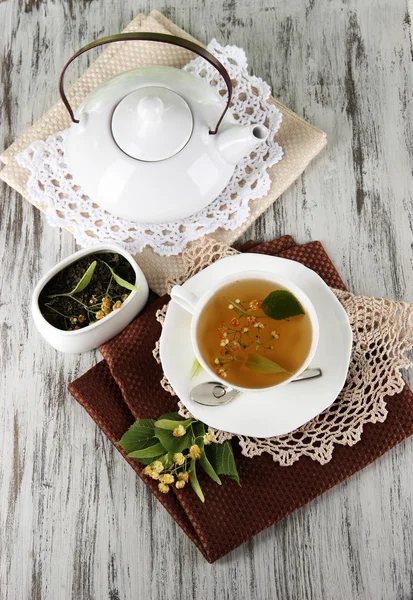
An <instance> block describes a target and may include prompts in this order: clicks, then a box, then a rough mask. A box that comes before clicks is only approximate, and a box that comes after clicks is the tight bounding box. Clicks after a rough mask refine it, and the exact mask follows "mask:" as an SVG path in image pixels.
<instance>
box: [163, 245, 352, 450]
mask: <svg viewBox="0 0 413 600" xmlns="http://www.w3.org/2000/svg"><path fill="white" fill-rule="evenodd" d="M248 270H250V271H251V270H253V271H257V270H258V271H260V270H261V271H267V272H272V273H273V274H274V275H275V276H280V277H285V278H287V279H288V280H290V281H291V282H293V283H295V284H296V285H297V286H299V288H300V289H301V290H302V291H303V292H304V293H305V294H306V295H307V297H308V298H309V300H310V301H311V303H312V305H313V306H314V309H315V311H316V313H317V316H318V321H319V339H318V344H317V349H316V352H315V355H314V357H313V360H312V361H311V363H310V365H309V366H310V367H318V368H320V369H321V370H322V372H323V376H322V377H319V378H317V379H310V380H307V381H302V382H300V383H297V384H291V385H284V386H279V387H277V388H275V389H273V390H267V391H249V392H242V393H241V394H239V396H237V398H236V400H234V401H233V402H229V403H228V404H226V405H224V406H219V407H216V406H201V405H200V404H197V403H195V402H193V401H192V400H191V399H190V391H191V389H192V388H193V387H194V386H195V385H197V384H198V383H202V382H203V381H209V380H210V378H211V377H210V374H209V373H208V372H206V371H203V372H201V373H200V374H199V375H198V376H197V377H195V378H194V379H192V380H191V377H190V373H191V367H192V364H193V361H194V357H195V354H194V350H193V346H192V340H191V318H192V317H191V315H190V314H189V313H188V312H187V311H186V310H184V309H183V308H182V307H180V306H179V305H178V304H177V303H176V302H175V301H173V300H172V301H171V302H170V304H169V307H168V311H167V314H166V319H165V323H164V327H163V330H162V336H161V344H160V356H161V361H162V367H163V370H164V373H165V375H166V377H167V378H168V381H169V382H170V384H171V385H172V387H173V389H174V390H175V392H176V394H177V396H178V397H179V398H180V400H181V401H182V402H183V404H184V405H185V406H186V408H187V409H188V410H189V411H190V412H191V413H192V414H193V415H194V417H196V418H197V419H200V420H201V421H203V422H204V423H206V424H207V425H210V426H212V427H216V428H217V429H221V430H223V431H230V432H233V433H239V434H243V435H248V436H252V437H263V438H265V437H272V436H276V435H282V434H285V433H288V432H290V431H293V430H294V429H297V428H298V427H300V426H301V425H303V424H304V423H306V422H307V421H310V420H311V419H313V418H314V417H315V416H316V415H318V414H319V413H320V412H322V411H323V410H325V409H326V408H327V407H328V406H329V405H330V404H331V403H332V402H334V400H335V399H336V398H337V396H338V394H339V392H340V390H341V389H342V387H343V385H344V383H345V380H346V376H347V371H348V366H349V361H350V354H351V347H352V332H351V327H350V324H349V320H348V317H347V314H346V312H345V310H344V308H343V307H342V305H341V304H340V302H339V301H338V300H337V298H336V296H335V295H334V294H333V292H332V291H331V290H330V288H329V287H328V286H327V285H326V284H325V282H324V281H323V280H322V279H321V278H320V277H319V276H318V275H317V274H316V273H315V272H314V271H312V270H310V269H308V268H306V267H304V266H303V265H301V264H300V263H297V262H295V261H291V260H287V259H283V258H278V257H273V256H266V255H262V254H240V255H236V256H230V257H227V258H224V259H222V260H220V261H217V262H216V263H214V264H213V265H211V266H209V267H208V268H206V269H204V270H203V271H201V272H200V273H198V274H196V275H195V276H194V277H191V279H189V280H188V281H187V282H186V283H184V284H183V287H184V288H185V289H186V290H188V292H191V293H193V294H195V295H197V296H198V297H201V296H202V294H204V293H205V292H207V291H208V290H209V289H210V288H211V287H212V286H215V285H216V282H217V281H219V280H220V279H223V278H225V277H227V276H228V275H235V274H236V273H242V272H245V271H248ZM214 378H215V377H214Z"/></svg>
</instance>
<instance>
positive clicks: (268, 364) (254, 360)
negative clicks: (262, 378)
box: [244, 354, 289, 373]
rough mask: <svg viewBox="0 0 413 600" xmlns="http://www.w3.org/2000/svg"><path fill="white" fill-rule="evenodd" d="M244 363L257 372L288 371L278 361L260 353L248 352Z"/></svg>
mask: <svg viewBox="0 0 413 600" xmlns="http://www.w3.org/2000/svg"><path fill="white" fill-rule="evenodd" d="M244 364H245V366H246V367H248V369H251V371H256V372H257V373H289V371H287V370H286V369H283V368H282V367H281V366H280V365H279V364H278V363H276V362H274V361H273V360H270V359H269V358H266V357H265V356H261V355H260V354H248V360H246V361H245V363H244Z"/></svg>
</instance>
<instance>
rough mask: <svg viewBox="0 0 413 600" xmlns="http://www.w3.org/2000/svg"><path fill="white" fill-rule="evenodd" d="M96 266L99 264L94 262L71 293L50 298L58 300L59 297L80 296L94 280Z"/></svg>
mask: <svg viewBox="0 0 413 600" xmlns="http://www.w3.org/2000/svg"><path fill="white" fill-rule="evenodd" d="M96 265H97V262H96V261H95V260H94V261H93V262H92V264H90V265H89V266H88V268H87V269H86V271H85V273H84V275H83V277H82V278H81V279H80V281H79V282H78V284H77V285H76V286H75V287H74V288H73V290H72V291H71V292H68V293H67V294H53V296H48V298H57V297H58V296H73V294H78V293H79V292H82V291H83V290H84V289H85V287H87V286H88V285H89V283H90V280H91V279H92V276H93V273H94V271H95V268H96Z"/></svg>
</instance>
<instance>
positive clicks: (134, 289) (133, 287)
mask: <svg viewBox="0 0 413 600" xmlns="http://www.w3.org/2000/svg"><path fill="white" fill-rule="evenodd" d="M102 262H103V263H105V265H106V266H107V268H108V269H109V271H110V272H111V273H112V277H113V279H114V280H115V281H116V283H117V284H118V285H120V286H122V287H124V288H126V289H127V290H131V291H132V292H139V288H137V287H136V285H132V284H131V283H129V281H126V280H125V279H122V277H119V275H116V273H115V271H114V270H113V269H112V267H111V266H109V265H108V263H106V262H105V261H104V260H103V261H102Z"/></svg>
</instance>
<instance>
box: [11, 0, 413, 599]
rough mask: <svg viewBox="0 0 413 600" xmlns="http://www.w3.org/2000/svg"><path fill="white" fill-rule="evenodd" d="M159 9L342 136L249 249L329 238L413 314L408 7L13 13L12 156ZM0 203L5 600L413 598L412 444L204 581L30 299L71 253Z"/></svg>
mask: <svg viewBox="0 0 413 600" xmlns="http://www.w3.org/2000/svg"><path fill="white" fill-rule="evenodd" d="M152 8H157V9H159V10H161V11H162V12H164V13H165V14H166V15H167V16H168V17H169V18H171V19H173V20H174V21H175V22H176V23H178V24H179V25H180V26H182V27H184V28H185V29H186V30H188V31H189V32H191V33H192V34H193V35H195V36H196V37H197V38H199V39H200V40H202V41H204V42H207V41H208V40H210V39H211V38H212V37H214V36H216V37H217V38H218V40H219V41H220V42H223V43H231V44H238V45H240V46H243V47H244V48H245V49H246V51H247V53H248V57H249V64H250V67H251V70H252V71H253V72H254V73H255V74H257V75H260V76H262V77H263V78H264V79H266V80H267V81H268V82H269V83H270V84H271V86H272V89H273V92H274V95H275V96H276V97H278V98H279V99H280V100H281V101H282V102H283V103H284V104H286V105H287V106H289V107H290V108H292V109H293V110H295V111H296V112H297V113H298V114H300V115H303V116H304V117H305V118H306V119H308V120H309V121H310V122H311V123H313V124H315V125H317V126H319V127H321V128H323V129H324V130H325V131H326V132H327V135H328V140H329V145H328V147H327V149H326V150H325V151H324V152H323V153H322V154H321V155H320V156H319V157H318V158H317V159H316V160H315V161H314V163H313V164H311V165H310V167H309V168H308V169H307V171H306V172H305V173H304V175H303V176H302V177H301V178H300V179H299V180H298V181H297V182H296V183H295V185H293V186H292V187H291V188H290V189H289V190H288V191H287V192H286V193H285V194H284V195H283V197H282V198H281V199H280V200H279V201H278V202H277V203H276V204H275V205H274V206H273V207H272V208H271V209H270V210H269V211H268V212H267V213H266V214H265V215H264V216H263V217H262V218H261V219H260V220H259V221H258V222H257V223H256V224H255V226H254V227H253V228H252V229H251V230H250V231H249V232H248V234H246V235H245V239H247V238H251V237H252V238H255V239H257V240H268V239H270V238H273V237H275V236H278V235H280V234H283V233H290V234H292V235H293V236H294V237H295V238H296V240H298V241H299V242H305V241H308V240H312V239H319V240H321V241H322V242H323V244H324V245H325V247H326V249H327V251H328V252H329V254H330V256H331V257H332V258H333V260H334V262H335V264H336V265H337V267H338V269H339V272H340V273H341V274H342V276H343V279H344V281H345V282H346V283H347V284H348V286H349V288H350V289H351V290H353V291H354V292H356V293H365V294H371V295H380V296H387V297H392V298H398V299H403V300H410V301H412V300H413V297H412V296H413V294H412V292H413V276H412V272H413V271H412V248H413V205H412V191H413V185H412V168H413V161H412V153H413V131H412V77H413V73H412V56H413V54H412V52H413V49H412V40H411V30H410V16H409V7H408V6H407V5H406V0H288V2H286V1H285V0H224V1H222V0H209V1H205V0H180V1H178V2H173V1H170V0H159V1H158V0H154V1H152V0H100V1H97V0H44V1H43V0H0V26H1V35H0V85H1V88H0V146H1V147H2V148H4V147H6V146H7V145H8V144H10V143H11V142H12V141H13V139H14V138H15V137H16V136H17V135H19V134H20V133H22V132H23V131H24V130H25V128H26V127H28V126H29V125H30V124H31V123H32V122H33V121H34V120H36V119H37V118H39V117H40V116H41V115H42V113H43V112H44V111H45V110H46V109H47V108H49V106H50V105H51V104H52V103H54V102H55V100H56V98H57V79H58V74H59V70H60V68H61V66H62V65H63V64H64V62H65V60H66V59H67V58H68V57H69V56H70V55H71V54H72V52H73V51H74V50H76V49H78V48H79V47H80V46H81V45H83V44H84V43H86V42H87V41H90V40H92V39H94V38H96V37H99V36H101V35H103V34H110V33H115V32H118V31H119V30H120V29H121V28H123V27H124V26H125V25H126V24H127V23H128V22H129V21H130V20H131V19H132V18H133V16H134V15H136V14H137V13H138V12H143V11H144V12H149V11H150V10H151V9H152ZM83 64H84V63H83ZM81 68H82V66H81V65H78V73H80V70H81ZM75 70H76V67H74V71H75ZM0 201H1V211H0V220H1V237H0V264H1V268H0V290H1V301H0V328H1V340H0V342H1V376H0V385H1V388H0V449H1V455H0V598H1V600H45V599H50V600H66V599H69V598H73V599H76V600H95V599H96V600H102V599H106V598H107V599H110V600H124V599H125V600H135V599H137V598H144V597H145V598H147V599H148V600H155V599H156V600H161V599H162V600H163V599H175V598H179V597H180V598H182V600H193V599H199V600H201V599H202V600H212V599H216V600H224V599H230V600H233V599H236V598H245V599H251V600H262V599H268V600H290V599H291V600H297V599H298V600H301V599H315V600H320V599H327V600H330V599H331V600H332V599H334V600H357V599H360V600H380V599H383V600H392V599H400V600H402V599H411V598H412V597H413V576H412V573H413V536H412V532H413V466H412V465H413V440H412V439H410V440H407V441H406V442H404V443H403V444H401V445H400V446H398V447H397V448H395V449H394V450H393V451H391V452H389V453H388V454H386V455H385V456H384V457H383V458H381V459H380V460H378V461H377V462H376V463H374V464H373V465H371V466H370V467H368V468H366V469H365V470H364V471H362V472H361V473H359V474H357V475H355V476H354V477H352V478H351V479H350V480H348V481H346V482H345V483H343V484H341V485H339V486H337V487H336V488H334V489H332V490H331V491H329V492H328V493H326V494H324V495H323V496H322V497H320V498H318V499H317V500H315V501H314V502H312V503H311V504H309V505H307V506H305V507H304V508H302V509H301V510H299V511H297V512H296V513H295V514H293V515H291V516H290V517H288V518H286V519H285V520H284V521H282V522H281V523H279V524H278V525H277V526H275V527H271V528H270V529H268V530H266V531H264V532H262V533H261V534H260V535H258V536H256V537H255V538H254V539H253V540H252V541H250V542H249V543H247V544H244V545H243V546H242V547H240V548H238V549H237V550H235V551H234V552H233V553H232V554H230V555H229V556H227V557H226V558H224V559H222V560H220V561H219V562H218V563H216V564H214V565H212V566H211V565H209V564H207V563H206V562H205V560H204V559H203V558H202V556H201V555H200V554H199V552H198V551H197V550H196V548H195V546H193V545H192V543H191V542H190V541H189V540H188V539H187V538H186V536H185V535H184V534H183V533H182V531H181V530H180V529H179V527H178V526H177V525H176V524H175V522H174V521H173V520H172V519H171V518H170V517H169V515H168V514H167V513H166V512H165V510H164V509H163V508H162V506H161V505H160V504H159V503H158V502H157V500H155V499H154V498H153V497H152V495H151V494H150V493H149V491H148V490H147V489H146V487H145V486H144V485H143V483H142V482H141V481H140V480H139V479H138V478H137V477H136V475H135V473H134V472H133V471H132V469H130V467H129V466H128V465H127V464H126V463H125V461H124V460H123V459H122V458H121V456H120V455H119V454H118V453H117V452H116V450H114V449H113V448H112V447H111V445H110V444H109V443H108V442H107V441H106V438H105V436H104V435H103V434H102V433H101V432H100V431H99V430H98V428H97V427H96V426H95V425H94V423H93V422H92V420H91V419H90V418H89V417H88V415H87V414H86V413H85V412H84V411H83V409H81V408H80V407H79V406H78V405H77V404H76V403H75V401H74V400H73V399H72V398H71V397H70V396H69V394H68V392H67V391H66V384H67V382H68V381H70V380H73V379H74V378H75V377H77V376H79V375H80V374H82V373H83V372H84V371H86V369H88V368H89V367H90V366H92V365H93V364H95V363H96V361H97V360H98V355H97V353H96V354H95V353H88V354H84V355H82V356H64V355H61V354H58V353H57V352H55V351H54V350H52V349H51V348H49V347H48V346H47V345H46V344H45V343H44V342H43V341H42V340H41V339H40V337H39V335H38V333H37V332H36V331H35V328H34V325H33V322H32V320H31V318H30V311H29V303H30V302H29V300H30V294H31V291H32V289H33V286H34V284H35V282H36V281H37V279H38V278H39V276H40V275H41V274H43V273H44V272H45V271H46V270H47V269H49V268H50V267H51V266H52V265H54V264H55V263H56V262H57V261H59V260H61V259H62V258H64V257H66V256H68V255H69V254H70V253H71V252H73V251H74V250H75V244H74V241H73V239H72V237H71V236H70V235H69V234H68V233H67V232H62V231H59V230H58V229H54V228H51V227H49V225H48V224H47V223H46V221H45V219H44V218H43V217H42V216H41V215H40V214H39V212H38V211H37V210H36V209H34V208H33V207H32V206H30V205H29V204H28V203H27V202H25V201H23V200H22V199H21V197H20V196H19V195H18V194H17V193H15V192H14V191H12V190H11V189H9V188H8V187H6V186H5V185H4V184H1V185H0ZM377 427H380V425H377Z"/></svg>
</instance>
